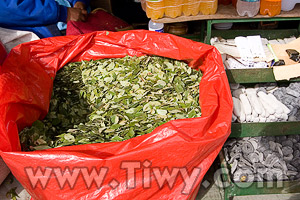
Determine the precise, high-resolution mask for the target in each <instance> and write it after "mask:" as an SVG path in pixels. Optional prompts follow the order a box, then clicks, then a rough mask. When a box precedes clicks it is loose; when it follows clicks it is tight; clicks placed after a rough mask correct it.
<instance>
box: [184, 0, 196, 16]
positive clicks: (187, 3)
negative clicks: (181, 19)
mask: <svg viewBox="0 0 300 200" xmlns="http://www.w3.org/2000/svg"><path fill="white" fill-rule="evenodd" d="M200 1H201V0H184V5H183V6H182V12H183V14H184V15H185V16H190V15H197V14H198V13H199V5H200Z"/></svg>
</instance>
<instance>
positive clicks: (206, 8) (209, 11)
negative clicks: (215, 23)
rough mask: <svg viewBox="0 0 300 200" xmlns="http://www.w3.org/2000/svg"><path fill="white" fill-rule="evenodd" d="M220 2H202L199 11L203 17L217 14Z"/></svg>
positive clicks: (216, 0)
mask: <svg viewBox="0 0 300 200" xmlns="http://www.w3.org/2000/svg"><path fill="white" fill-rule="evenodd" d="M217 9H218V0H201V2H200V7H199V11H200V13H201V14H203V15H213V14H215V13H216V12H217Z"/></svg>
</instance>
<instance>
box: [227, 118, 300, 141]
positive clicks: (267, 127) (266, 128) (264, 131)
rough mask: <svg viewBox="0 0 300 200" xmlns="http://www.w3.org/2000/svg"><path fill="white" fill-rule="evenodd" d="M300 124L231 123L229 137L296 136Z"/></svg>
mask: <svg viewBox="0 0 300 200" xmlns="http://www.w3.org/2000/svg"><path fill="white" fill-rule="evenodd" d="M299 129H300V123H299V122H298V121H296V122H289V121H287V122H264V123H232V126H231V134H230V136H229V137H257V136H280V135H298V134H299Z"/></svg>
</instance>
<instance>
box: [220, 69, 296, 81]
mask: <svg viewBox="0 0 300 200" xmlns="http://www.w3.org/2000/svg"><path fill="white" fill-rule="evenodd" d="M226 74H227V78H228V81H229V83H268V82H276V80H275V77H274V74H273V69H272V68H257V69H231V70H226ZM294 81H300V78H293V79H291V80H290V82H294Z"/></svg>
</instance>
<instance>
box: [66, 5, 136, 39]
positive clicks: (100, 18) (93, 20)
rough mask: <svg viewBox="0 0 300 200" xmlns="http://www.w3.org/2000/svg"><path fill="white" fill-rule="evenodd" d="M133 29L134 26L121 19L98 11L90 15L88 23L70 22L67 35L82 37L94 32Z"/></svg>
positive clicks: (100, 10) (103, 11)
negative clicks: (81, 35)
mask: <svg viewBox="0 0 300 200" xmlns="http://www.w3.org/2000/svg"><path fill="white" fill-rule="evenodd" d="M129 29H132V26H131V25H129V24H128V23H126V22H125V21H123V20H121V19H120V18H118V17H116V16H114V15H112V14H110V13H108V12H106V11H105V10H103V9H96V10H94V11H93V12H92V13H90V14H89V16H88V19H87V21H86V22H75V21H69V22H68V25H67V33H66V35H80V34H84V33H90V32H94V31H123V30H129Z"/></svg>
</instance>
